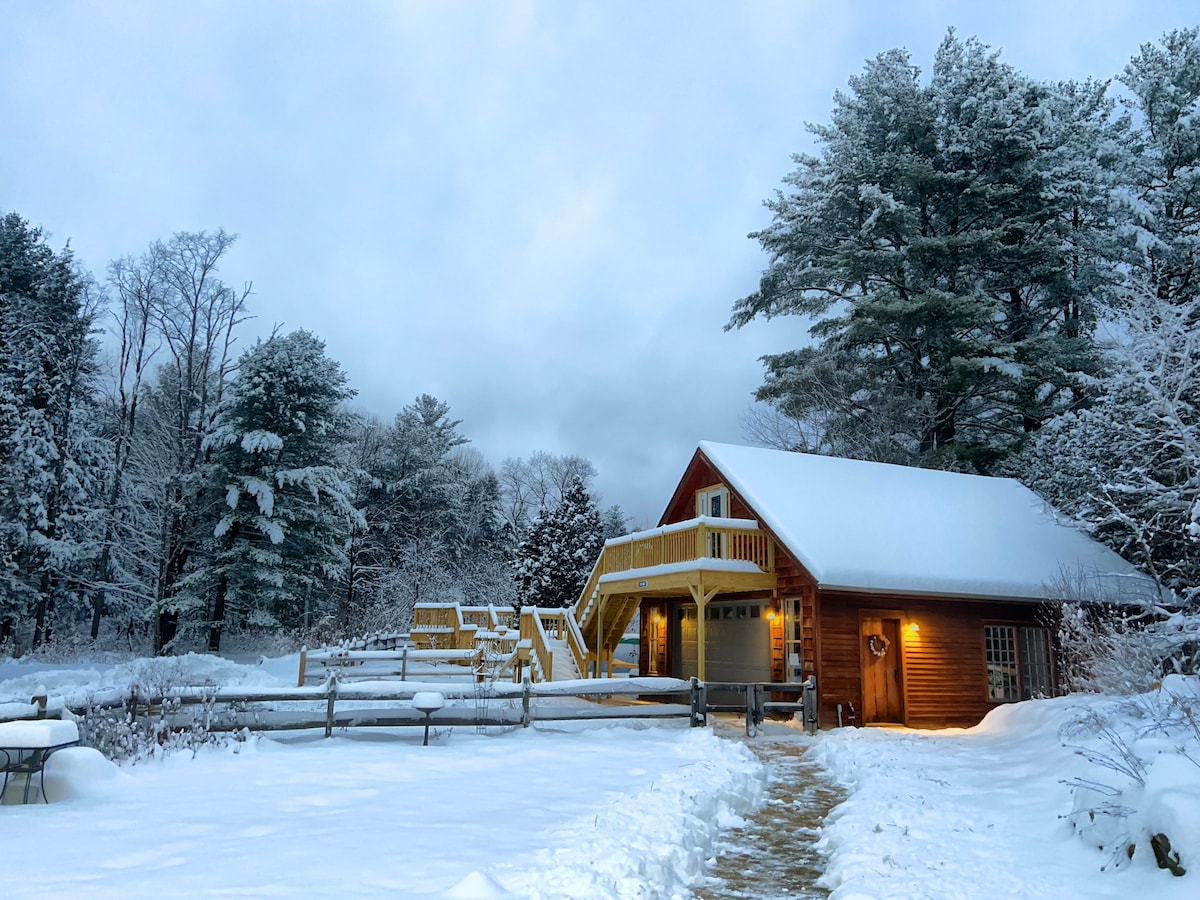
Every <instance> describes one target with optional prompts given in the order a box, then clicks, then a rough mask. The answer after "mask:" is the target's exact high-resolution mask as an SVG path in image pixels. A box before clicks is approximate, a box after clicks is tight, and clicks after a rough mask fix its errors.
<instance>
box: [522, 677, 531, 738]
mask: <svg viewBox="0 0 1200 900" xmlns="http://www.w3.org/2000/svg"><path fill="white" fill-rule="evenodd" d="M529 721H530V716H529V676H528V675H526V676H525V680H524V681H522V682H521V727H522V728H528V727H529Z"/></svg>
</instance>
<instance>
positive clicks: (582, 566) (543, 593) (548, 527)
mask: <svg viewBox="0 0 1200 900" xmlns="http://www.w3.org/2000/svg"><path fill="white" fill-rule="evenodd" d="M603 546H604V531H603V526H602V524H601V521H600V512H599V510H597V509H596V504H595V501H593V500H592V498H591V497H590V496H589V495H588V492H587V490H586V489H585V488H584V486H583V482H582V481H580V480H578V479H576V480H575V481H574V482H573V483H572V484H571V485H570V486H569V487H568V488H567V490H566V493H565V494H564V495H563V499H562V503H560V504H559V505H558V506H557V507H556V508H555V509H553V510H551V511H549V512H544V513H543V514H542V515H540V516H538V518H537V519H536V520H535V521H534V523H533V525H532V526H531V527H530V529H529V532H528V534H527V535H526V536H525V539H524V540H523V541H521V545H520V547H519V548H518V549H517V560H516V564H515V572H514V574H515V582H516V598H515V603H516V605H517V606H518V608H519V607H520V606H543V607H566V606H572V605H573V604H574V603H575V601H577V600H578V599H579V595H580V592H581V591H582V590H583V587H584V585H585V584H587V580H588V576H589V575H590V574H591V571H592V567H593V566H594V565H595V563H596V560H597V558H599V556H600V550H601V548H602V547H603Z"/></svg>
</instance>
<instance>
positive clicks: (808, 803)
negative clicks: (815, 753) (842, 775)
mask: <svg viewBox="0 0 1200 900" xmlns="http://www.w3.org/2000/svg"><path fill="white" fill-rule="evenodd" d="M716 728H717V732H718V733H719V734H721V735H722V736H723V737H729V738H734V737H737V732H735V731H733V729H734V728H737V729H739V730H740V728H741V725H740V723H737V722H730V723H718V725H717V726H716ZM771 732H775V733H774V734H772V733H771ZM813 740H814V739H813V738H808V737H805V736H804V735H802V734H800V733H799V732H798V731H793V730H791V729H786V728H782V727H780V726H771V725H767V726H766V727H765V729H764V733H762V734H760V735H759V736H758V737H755V738H750V739H748V740H747V741H746V745H747V746H748V747H749V748H750V749H751V750H753V751H754V752H755V753H756V754H758V756H759V758H760V759H761V760H762V761H763V762H764V763H765V764H766V765H767V767H768V769H769V771H770V782H769V783H768V786H767V799H766V800H765V802H764V803H763V805H762V806H761V807H760V808H759V809H758V810H756V811H755V812H754V813H753V814H752V815H751V816H749V817H748V818H747V819H746V824H745V826H744V827H742V828H736V829H733V830H731V831H728V832H726V833H725V834H723V835H722V837H721V839H720V841H719V842H718V844H717V854H718V855H717V859H716V862H715V863H713V864H712V865H711V866H710V867H709V872H708V875H707V876H706V878H705V879H704V880H703V881H702V882H701V883H700V884H699V885H698V886H697V887H696V895H697V896H698V897H700V898H702V900H728V898H753V900H764V898H776V897H787V898H791V900H796V898H812V897H827V896H828V895H829V892H828V891H826V890H824V889H823V888H820V887H817V886H816V883H815V882H816V880H817V878H818V877H820V875H821V872H822V865H823V863H822V859H821V856H820V855H819V854H818V853H817V851H816V849H815V844H816V841H817V838H818V837H819V836H820V826H821V822H822V821H823V820H824V818H825V815H826V814H827V813H828V812H829V810H831V809H832V808H833V807H834V806H836V805H837V804H838V803H839V802H841V800H842V798H843V797H844V794H843V792H842V791H840V790H839V789H838V788H837V787H836V786H834V785H833V783H832V782H831V780H830V779H829V777H828V776H827V775H826V774H825V773H824V772H823V771H822V770H821V769H820V768H819V767H818V766H817V765H816V764H815V763H812V762H809V761H808V760H807V759H806V758H805V751H806V750H807V749H808V748H809V747H811V746H812V744H813Z"/></svg>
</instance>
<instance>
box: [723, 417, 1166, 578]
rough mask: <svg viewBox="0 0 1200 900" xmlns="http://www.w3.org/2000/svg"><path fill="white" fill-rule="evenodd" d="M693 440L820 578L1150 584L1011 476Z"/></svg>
mask: <svg viewBox="0 0 1200 900" xmlns="http://www.w3.org/2000/svg"><path fill="white" fill-rule="evenodd" d="M700 451H701V452H702V453H703V454H704V456H706V457H707V458H708V460H709V461H710V462H711V463H712V464H713V465H714V466H715V467H716V468H717V470H718V471H719V472H720V473H721V476H722V480H723V481H724V482H725V484H727V485H728V486H729V487H731V488H732V489H733V490H734V491H736V492H737V493H738V494H739V495H741V497H742V499H743V500H744V501H745V502H746V503H747V504H749V505H750V507H751V509H752V510H753V513H754V515H756V516H757V517H758V518H759V519H760V520H761V521H762V522H763V524H764V525H765V526H766V527H767V528H769V529H770V530H771V531H772V532H773V533H774V534H775V536H776V537H777V538H778V539H779V541H780V542H781V543H782V544H783V545H784V546H785V547H786V548H787V550H788V552H789V554H790V555H791V556H792V557H793V558H794V559H795V560H796V561H797V562H798V563H800V564H801V565H803V566H804V567H805V568H806V569H807V570H808V571H809V572H810V573H811V574H812V576H813V577H814V578H816V579H817V582H818V583H819V584H820V585H821V586H822V587H823V588H837V589H845V590H860V591H878V592H885V591H887V592H897V593H916V594H946V595H953V596H957V597H1011V598H1022V599H1047V598H1050V597H1056V596H1062V595H1063V584H1064V581H1066V582H1067V583H1069V584H1072V585H1075V586H1080V585H1082V586H1084V587H1086V588H1087V589H1089V590H1090V591H1091V593H1092V595H1096V596H1100V597H1103V598H1106V599H1111V600H1117V599H1132V598H1133V597H1135V596H1137V597H1142V598H1146V597H1150V596H1155V594H1156V591H1155V587H1154V584H1153V582H1152V581H1151V580H1150V579H1149V578H1147V577H1146V576H1145V575H1143V574H1141V573H1140V572H1138V570H1137V569H1135V568H1134V567H1133V566H1132V565H1130V564H1129V563H1128V562H1126V561H1125V560H1124V559H1122V558H1121V557H1120V556H1118V555H1117V554H1116V553H1114V552H1112V551H1111V550H1109V549H1108V548H1107V547H1105V546H1103V545H1101V544H1099V543H1098V542H1096V541H1094V540H1092V538H1090V537H1088V536H1087V535H1086V534H1084V533H1083V532H1082V531H1080V530H1079V529H1077V528H1074V527H1072V526H1069V525H1066V524H1063V523H1061V522H1060V521H1058V520H1057V519H1056V517H1055V514H1054V511H1053V510H1052V509H1051V508H1050V506H1049V505H1048V504H1047V503H1046V502H1045V501H1044V500H1042V498H1040V497H1039V496H1038V495H1037V494H1035V493H1034V492H1033V491H1031V490H1029V489H1028V488H1027V487H1025V486H1024V485H1022V484H1021V483H1020V482H1018V481H1015V480H1013V479H1011V478H988V477H984V476H980V475H963V474H959V473H956V472H943V471H938V470H933V469H918V468H911V467H907V466H896V465H888V464H885V463H875V462H864V461H862V460H853V459H839V458H835V457H830V456H814V455H811V454H806V453H789V452H785V451H782V450H765V449H761V448H756V447H741V446H736V445H732V444H717V443H712V442H709V441H702V442H701V443H700Z"/></svg>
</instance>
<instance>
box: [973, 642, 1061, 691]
mask: <svg viewBox="0 0 1200 900" xmlns="http://www.w3.org/2000/svg"><path fill="white" fill-rule="evenodd" d="M983 644H984V655H985V659H986V662H987V691H988V699H989V700H991V701H993V702H997V703H1003V702H1006V701H1011V700H1028V699H1029V698H1031V697H1049V696H1051V695H1052V694H1053V686H1052V685H1051V681H1050V677H1051V676H1050V637H1049V634H1048V633H1047V631H1046V629H1045V628H1035V627H1032V626H1022V627H1017V626H1015V625H985V626H984V628H983Z"/></svg>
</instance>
